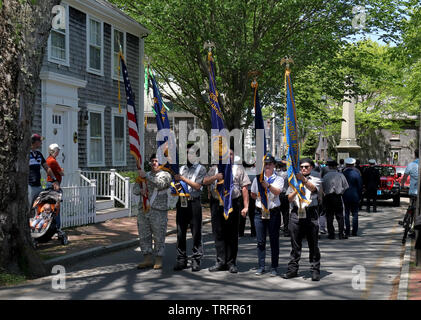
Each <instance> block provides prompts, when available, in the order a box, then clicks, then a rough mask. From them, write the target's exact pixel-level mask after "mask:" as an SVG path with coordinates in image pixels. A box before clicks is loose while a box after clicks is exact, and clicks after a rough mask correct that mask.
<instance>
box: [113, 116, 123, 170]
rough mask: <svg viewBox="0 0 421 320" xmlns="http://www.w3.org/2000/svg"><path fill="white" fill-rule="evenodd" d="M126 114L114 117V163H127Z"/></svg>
mask: <svg viewBox="0 0 421 320" xmlns="http://www.w3.org/2000/svg"><path fill="white" fill-rule="evenodd" d="M125 123H126V121H125V118H124V116H119V115H114V117H113V164H114V165H125V164H126V145H125V143H126V127H125Z"/></svg>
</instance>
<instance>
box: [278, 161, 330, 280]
mask: <svg viewBox="0 0 421 320" xmlns="http://www.w3.org/2000/svg"><path fill="white" fill-rule="evenodd" d="M313 167H314V162H313V160H311V159H308V158H305V159H302V160H301V161H300V171H301V172H299V173H297V174H296V178H297V179H298V180H300V181H302V183H303V185H304V189H305V195H306V198H307V200H308V201H310V203H309V204H308V205H307V206H306V207H305V208H303V209H302V212H299V207H298V205H299V201H300V200H299V199H298V196H297V194H298V193H297V191H295V190H293V189H292V188H291V187H289V188H288V191H287V195H288V200H289V202H290V204H291V216H290V220H289V221H290V222H289V230H290V232H291V255H290V257H291V259H290V261H289V263H288V269H287V272H286V273H285V274H283V275H282V278H284V279H291V278H295V277H297V276H298V268H299V264H298V263H299V261H300V259H301V249H302V241H303V238H306V239H307V243H308V248H309V251H310V254H309V255H310V265H311V267H310V268H311V279H312V280H313V281H319V280H320V249H319V217H318V212H317V208H318V206H319V190H320V188H321V184H322V181H321V179H320V178H318V177H315V176H312V175H311V174H310V173H311V171H312V170H313Z"/></svg>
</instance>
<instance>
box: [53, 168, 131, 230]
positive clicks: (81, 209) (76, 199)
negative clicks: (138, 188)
mask: <svg viewBox="0 0 421 320" xmlns="http://www.w3.org/2000/svg"><path fill="white" fill-rule="evenodd" d="M129 180H130V179H129V178H126V177H123V176H121V175H119V174H118V173H117V172H115V170H114V169H112V170H110V171H79V182H78V183H79V184H80V185H77V186H67V187H62V188H61V189H62V190H63V197H62V203H61V206H60V208H61V209H60V216H61V227H62V228H68V227H75V226H81V225H86V224H90V223H95V218H96V200H97V198H98V197H100V198H109V199H110V200H117V201H118V202H120V203H121V204H123V205H124V207H125V208H129V212H130V216H131V215H132V213H133V215H136V214H137V207H138V203H139V199H138V198H139V197H136V196H135V195H133V192H132V190H133V185H134V184H130V181H129ZM132 196H133V197H134V198H132Z"/></svg>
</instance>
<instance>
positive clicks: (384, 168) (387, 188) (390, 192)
mask: <svg viewBox="0 0 421 320" xmlns="http://www.w3.org/2000/svg"><path fill="white" fill-rule="evenodd" d="M361 167H362V168H363V172H364V170H365V169H366V168H367V167H368V165H362V166H361ZM375 167H376V168H377V170H379V172H380V188H379V189H378V190H377V199H378V200H388V199H393V205H394V206H395V207H399V206H400V204H401V195H400V193H401V186H400V182H399V181H400V179H401V178H402V174H401V173H398V172H397V171H396V167H397V166H395V165H391V164H380V165H376V166H375Z"/></svg>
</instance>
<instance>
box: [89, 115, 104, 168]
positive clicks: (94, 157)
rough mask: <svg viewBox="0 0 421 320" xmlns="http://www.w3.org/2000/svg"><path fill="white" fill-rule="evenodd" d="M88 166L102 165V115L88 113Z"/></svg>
mask: <svg viewBox="0 0 421 320" xmlns="http://www.w3.org/2000/svg"><path fill="white" fill-rule="evenodd" d="M88 158H89V165H103V164H104V132H103V114H102V113H100V112H93V111H91V112H90V113H89V155H88Z"/></svg>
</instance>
